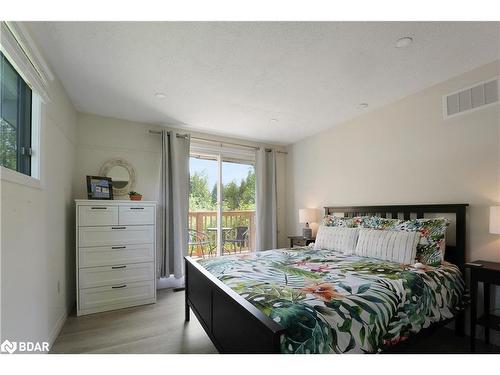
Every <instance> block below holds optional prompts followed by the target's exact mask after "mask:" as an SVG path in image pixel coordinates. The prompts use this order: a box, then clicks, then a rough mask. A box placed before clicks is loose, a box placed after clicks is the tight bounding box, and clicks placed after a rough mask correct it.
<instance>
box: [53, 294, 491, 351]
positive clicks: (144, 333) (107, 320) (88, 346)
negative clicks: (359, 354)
mask: <svg viewBox="0 0 500 375" xmlns="http://www.w3.org/2000/svg"><path fill="white" fill-rule="evenodd" d="M476 346H477V352H478V353H500V347H498V346H493V345H485V344H484V343H483V342H482V341H480V340H478V341H477V344H476ZM401 352H402V353H416V354H420V353H422V354H423V353H468V352H469V339H468V337H457V336H455V334H454V332H453V331H452V330H450V329H447V328H441V329H439V330H437V331H436V332H435V333H434V334H433V335H432V336H430V337H427V338H425V339H423V340H421V341H419V342H418V343H417V344H416V345H413V346H411V347H410V348H407V349H404V350H402V351H401ZM50 353H123V354H133V353H167V354H179V353H193V354H195V353H199V354H204V353H207V354H208V353H217V350H216V349H215V347H214V346H213V344H212V342H211V341H210V339H209V338H208V336H207V335H206V333H205V331H203V328H202V327H201V325H200V323H199V322H198V320H197V319H196V316H195V315H194V314H193V313H191V321H190V322H189V323H185V322H184V292H183V291H180V292H174V291H173V290H171V289H163V290H159V291H158V302H157V303H156V304H152V305H146V306H138V307H131V308H128V309H122V310H116V311H109V312H105V313H100V314H92V315H86V316H81V317H76V315H71V316H70V317H69V318H68V320H67V321H66V323H65V324H64V327H63V329H62V331H61V333H60V334H59V337H58V338H57V340H56V342H55V343H54V345H53V346H52V349H51V351H50Z"/></svg>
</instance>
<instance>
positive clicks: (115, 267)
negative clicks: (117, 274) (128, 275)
mask: <svg viewBox="0 0 500 375" xmlns="http://www.w3.org/2000/svg"><path fill="white" fill-rule="evenodd" d="M121 268H127V266H112V267H111V269H112V270H119V269H121Z"/></svg>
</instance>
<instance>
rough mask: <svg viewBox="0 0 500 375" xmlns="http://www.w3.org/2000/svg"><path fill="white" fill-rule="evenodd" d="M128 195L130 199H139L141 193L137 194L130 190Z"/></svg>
mask: <svg viewBox="0 0 500 375" xmlns="http://www.w3.org/2000/svg"><path fill="white" fill-rule="evenodd" d="M128 196H129V197H130V200H131V201H140V200H141V199H142V194H139V193H138V192H136V191H131V192H130V193H128Z"/></svg>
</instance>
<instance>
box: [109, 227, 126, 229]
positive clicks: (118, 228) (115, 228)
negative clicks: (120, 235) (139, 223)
mask: <svg viewBox="0 0 500 375" xmlns="http://www.w3.org/2000/svg"><path fill="white" fill-rule="evenodd" d="M111 229H127V227H111Z"/></svg>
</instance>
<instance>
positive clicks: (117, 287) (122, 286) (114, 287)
mask: <svg viewBox="0 0 500 375" xmlns="http://www.w3.org/2000/svg"><path fill="white" fill-rule="evenodd" d="M126 287H127V284H123V285H120V286H112V287H111V288H113V289H121V288H126Z"/></svg>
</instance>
